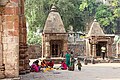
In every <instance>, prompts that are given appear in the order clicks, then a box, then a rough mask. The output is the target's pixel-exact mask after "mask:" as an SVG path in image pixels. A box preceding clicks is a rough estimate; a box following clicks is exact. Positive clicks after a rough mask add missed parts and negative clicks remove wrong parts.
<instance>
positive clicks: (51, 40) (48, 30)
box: [42, 6, 67, 57]
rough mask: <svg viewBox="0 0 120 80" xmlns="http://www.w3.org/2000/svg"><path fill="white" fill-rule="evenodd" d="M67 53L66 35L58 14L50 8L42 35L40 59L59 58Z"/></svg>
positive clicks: (53, 8)
mask: <svg viewBox="0 0 120 80" xmlns="http://www.w3.org/2000/svg"><path fill="white" fill-rule="evenodd" d="M65 51H67V34H66V31H65V28H64V24H63V22H62V19H61V17H60V14H59V13H58V11H57V10H56V7H55V6H52V8H51V10H50V13H49V15H48V17H47V20H46V23H45V26H44V30H43V33H42V57H59V56H60V53H61V52H63V53H64V52H65Z"/></svg>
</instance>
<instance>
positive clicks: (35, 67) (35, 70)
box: [31, 64, 39, 72]
mask: <svg viewBox="0 0 120 80" xmlns="http://www.w3.org/2000/svg"><path fill="white" fill-rule="evenodd" d="M31 67H32V70H33V71H34V72H39V67H38V66H37V65H36V64H32V66H31Z"/></svg>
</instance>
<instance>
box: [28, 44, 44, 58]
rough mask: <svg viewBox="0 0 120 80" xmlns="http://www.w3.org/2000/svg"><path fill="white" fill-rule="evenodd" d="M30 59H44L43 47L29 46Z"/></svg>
mask: <svg viewBox="0 0 120 80" xmlns="http://www.w3.org/2000/svg"><path fill="white" fill-rule="evenodd" d="M27 53H28V54H29V58H30V59H37V58H41V57H42V47H41V46H40V45H29V46H28V51H27Z"/></svg>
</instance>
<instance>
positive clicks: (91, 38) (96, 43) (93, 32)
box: [85, 20, 114, 58]
mask: <svg viewBox="0 0 120 80" xmlns="http://www.w3.org/2000/svg"><path fill="white" fill-rule="evenodd" d="M86 36H87V40H86V52H85V55H86V56H87V57H94V58H101V47H102V46H105V48H106V51H105V57H111V56H112V55H113V53H112V44H113V42H114V35H111V34H110V35H109V34H105V33H104V32H103V30H102V28H101V27H100V24H99V23H98V22H97V21H96V20H94V22H93V23H92V25H91V28H90V30H89V32H88V34H87V35H86Z"/></svg>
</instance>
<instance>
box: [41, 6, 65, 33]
mask: <svg viewBox="0 0 120 80" xmlns="http://www.w3.org/2000/svg"><path fill="white" fill-rule="evenodd" d="M43 33H66V31H65V28H64V24H63V22H62V19H61V16H60V14H59V13H58V12H57V10H56V7H55V6H52V8H51V10H50V13H49V15H48V17H47V20H46V23H45V26H44V29H43Z"/></svg>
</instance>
